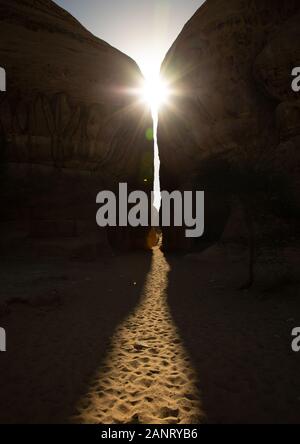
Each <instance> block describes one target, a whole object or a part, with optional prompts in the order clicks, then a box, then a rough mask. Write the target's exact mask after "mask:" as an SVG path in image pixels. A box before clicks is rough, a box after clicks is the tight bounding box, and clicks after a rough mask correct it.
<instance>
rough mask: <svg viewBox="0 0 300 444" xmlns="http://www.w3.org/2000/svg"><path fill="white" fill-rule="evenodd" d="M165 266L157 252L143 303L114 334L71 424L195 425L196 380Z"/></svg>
mask: <svg viewBox="0 0 300 444" xmlns="http://www.w3.org/2000/svg"><path fill="white" fill-rule="evenodd" d="M168 272H169V265H168V264H167V262H166V260H165V258H164V256H163V254H162V253H161V251H160V250H159V249H155V250H154V251H153V261H152V266H151V270H150V272H149V274H148V278H147V281H146V284H145V287H144V290H143V295H142V300H141V302H140V304H139V305H138V307H137V308H136V309H135V311H134V312H133V314H131V315H130V316H129V318H128V319H127V320H126V321H125V322H124V323H123V324H122V325H121V326H120V327H119V328H118V329H117V331H116V333H115V335H114V337H113V339H112V344H111V352H110V353H109V355H108V356H107V358H106V360H105V362H104V364H103V366H102V367H101V368H100V369H99V371H98V372H97V375H96V376H95V379H94V380H93V381H92V382H91V386H90V390H89V392H88V393H87V395H86V396H85V397H84V398H83V399H82V400H81V402H80V404H79V406H78V411H79V415H78V416H77V417H76V419H75V421H76V422H79V423H92V424H94V423H102V424H128V423H142V424H198V423H200V422H201V421H202V420H203V418H204V415H203V412H202V409H201V402H200V397H199V393H198V392H197V389H196V375H195V372H194V370H193V369H192V365H191V362H190V360H189V357H188V356H187V354H186V352H185V351H184V348H183V345H182V343H181V340H180V337H179V334H178V332H177V329H176V327H175V325H174V322H173V320H172V317H171V315H170V312H169V308H168V305H167V293H166V289H167V285H168Z"/></svg>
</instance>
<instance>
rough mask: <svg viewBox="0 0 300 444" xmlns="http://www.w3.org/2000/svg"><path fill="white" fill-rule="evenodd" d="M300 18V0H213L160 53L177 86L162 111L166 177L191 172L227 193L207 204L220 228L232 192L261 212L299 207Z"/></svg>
mask: <svg viewBox="0 0 300 444" xmlns="http://www.w3.org/2000/svg"><path fill="white" fill-rule="evenodd" d="M299 23H300V3H299V1H298V0H290V1H288V2H282V1H280V0H251V1H250V0H226V1H225V0H207V2H206V3H205V4H204V5H203V6H202V7H201V8H200V9H199V10H198V11H197V12H196V14H195V15H194V17H193V18H192V19H191V20H190V21H189V22H188V23H187V25H186V26H185V27H184V29H183V31H182V32H181V34H180V35H179V37H178V39H177V40H176V41H175V43H174V44H173V46H172V47H171V49H170V51H169V53H168V55H167V57H166V59H165V61H164V64H163V67H162V75H163V76H164V77H165V78H166V80H167V81H169V82H170V85H171V88H172V90H173V96H172V98H171V99H170V102H171V103H170V105H169V106H166V107H165V109H164V110H163V111H162V113H161V118H160V128H159V145H160V152H161V161H162V181H163V183H164V184H165V186H166V187H169V188H176V187H178V186H180V187H182V188H183V189H185V188H188V187H189V186H190V185H189V184H186V182H187V180H188V181H189V182H193V183H194V187H195V188H197V189H199V190H200V189H204V190H206V191H208V192H213V193H214V194H215V198H216V202H217V201H218V199H220V197H221V198H222V199H221V200H222V202H223V204H222V205H218V204H216V205H215V209H212V210H211V211H209V212H208V213H207V214H206V224H207V226H208V227H209V226H210V225H211V224H214V223H215V222H214V221H216V220H218V221H219V222H220V217H221V218H223V223H221V224H220V230H219V235H218V236H217V237H220V236H221V235H222V232H223V229H224V227H225V225H226V223H227V217H228V212H227V211H224V202H225V201H228V204H229V202H230V201H231V196H232V195H237V196H238V197H239V199H240V200H241V201H242V202H243V204H244V205H245V206H248V207H249V206H250V207H251V208H253V207H255V210H256V212H259V209H261V210H262V211H269V214H270V215H271V214H275V213H274V212H276V211H277V212H279V213H280V214H279V215H278V217H279V218H286V217H288V218H293V217H294V215H295V214H294V213H293V212H295V211H296V206H297V205H296V202H297V201H298V198H297V199H296V195H297V193H299V191H300V188H299V185H300V184H299V152H300V144H299V141H300V138H299V136H300V120H299V119H300V114H299V112H300V111H299V100H300V95H299V94H296V93H294V92H293V91H292V88H291V83H292V76H291V73H292V68H293V67H296V66H299V65H300V31H299V29H300V28H299ZM214 163H215V165H216V168H214V166H213V165H214ZM222 165H223V167H222ZM269 179H270V180H269ZM276 187H277V188H276ZM283 190H284V191H283ZM280 191H281V192H282V196H280ZM272 193H273V194H272ZM287 196H289V198H288V199H287ZM276 199H278V200H280V199H281V203H280V202H275V201H276ZM273 201H274V207H276V209H277V210H276V209H274V208H271V203H272V202H273ZM280 205H281V206H284V207H285V208H282V211H280ZM251 208H250V210H251ZM263 208H264V210H263ZM248 209H249V208H248ZM291 213H293V215H291ZM225 216H226V217H225ZM290 220H291V219H290ZM227 231H228V230H227ZM215 235H216V233H215ZM217 237H216V238H217Z"/></svg>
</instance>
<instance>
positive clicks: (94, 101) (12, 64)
mask: <svg viewBox="0 0 300 444" xmlns="http://www.w3.org/2000/svg"><path fill="white" fill-rule="evenodd" d="M0 65H1V66H3V67H4V68H5V69H6V73H7V92H5V93H1V94H0V146H1V200H2V202H3V205H2V209H4V210H5V213H4V214H2V215H1V222H2V227H3V230H2V233H3V232H4V231H5V232H12V231H13V230H14V232H15V233H19V236H24V235H26V234H28V233H30V234H31V235H33V236H35V237H46V238H49V237H70V238H74V237H76V236H80V235H81V234H82V233H83V232H84V233H86V234H87V235H88V234H90V233H91V232H92V231H95V230H96V224H95V215H96V210H97V208H96V204H95V202H96V194H97V193H98V192H99V191H101V190H102V189H103V188H105V189H107V188H108V189H113V188H114V187H116V186H117V183H118V182H121V181H125V182H128V183H130V184H132V185H135V186H138V187H139V188H140V187H141V183H143V179H144V178H146V177H147V178H148V179H150V178H151V175H152V157H151V151H152V146H151V142H149V141H147V140H146V138H145V131H146V129H147V127H148V126H149V125H151V121H150V118H149V115H148V113H147V112H146V110H145V109H144V107H143V105H141V104H139V103H138V101H137V97H135V96H134V95H132V94H130V89H131V88H136V87H137V85H138V84H139V82H141V81H142V76H141V73H140V71H139V69H138V67H137V66H136V64H135V63H134V62H133V61H132V60H131V59H130V58H128V57H127V56H125V55H124V54H122V53H121V52H119V51H118V50H116V49H114V48H112V47H111V46H110V45H108V44H107V43H105V42H103V41H101V40H99V39H97V38H96V37H94V36H93V35H92V34H90V33H89V32H88V31H87V30H86V29H84V28H83V27H82V26H81V25H80V23H78V22H77V21H76V20H75V19H74V18H73V17H72V16H71V15H70V14H68V13H67V12H66V11H64V10H63V9H61V8H60V7H58V6H57V5H56V4H54V3H53V2H52V1H49V0H0ZM98 234H99V230H98ZM99 237H101V236H100V234H99Z"/></svg>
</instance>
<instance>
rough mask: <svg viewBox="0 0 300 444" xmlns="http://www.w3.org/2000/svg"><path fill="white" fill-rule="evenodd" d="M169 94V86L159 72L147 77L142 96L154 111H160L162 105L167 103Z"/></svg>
mask: <svg viewBox="0 0 300 444" xmlns="http://www.w3.org/2000/svg"><path fill="white" fill-rule="evenodd" d="M169 96H170V90H169V87H168V85H167V83H166V82H165V81H164V80H163V79H162V78H161V77H160V75H159V74H153V75H151V76H150V75H149V76H147V77H146V78H145V83H144V85H143V87H142V88H141V98H142V100H143V101H144V102H145V103H146V104H148V105H149V107H150V108H151V110H152V112H155V113H156V112H158V111H159V109H160V107H161V106H162V105H163V104H165V103H167V101H168V98H169Z"/></svg>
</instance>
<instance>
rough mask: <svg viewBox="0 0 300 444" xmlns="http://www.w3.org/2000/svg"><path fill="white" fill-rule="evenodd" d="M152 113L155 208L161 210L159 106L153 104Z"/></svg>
mask: <svg viewBox="0 0 300 444" xmlns="http://www.w3.org/2000/svg"><path fill="white" fill-rule="evenodd" d="M151 114H152V120H153V140H154V183H153V192H154V202H153V205H154V208H155V209H156V210H157V211H159V210H160V206H161V188H160V158H159V146H158V120H159V111H158V107H157V106H155V105H152V107H151Z"/></svg>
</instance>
